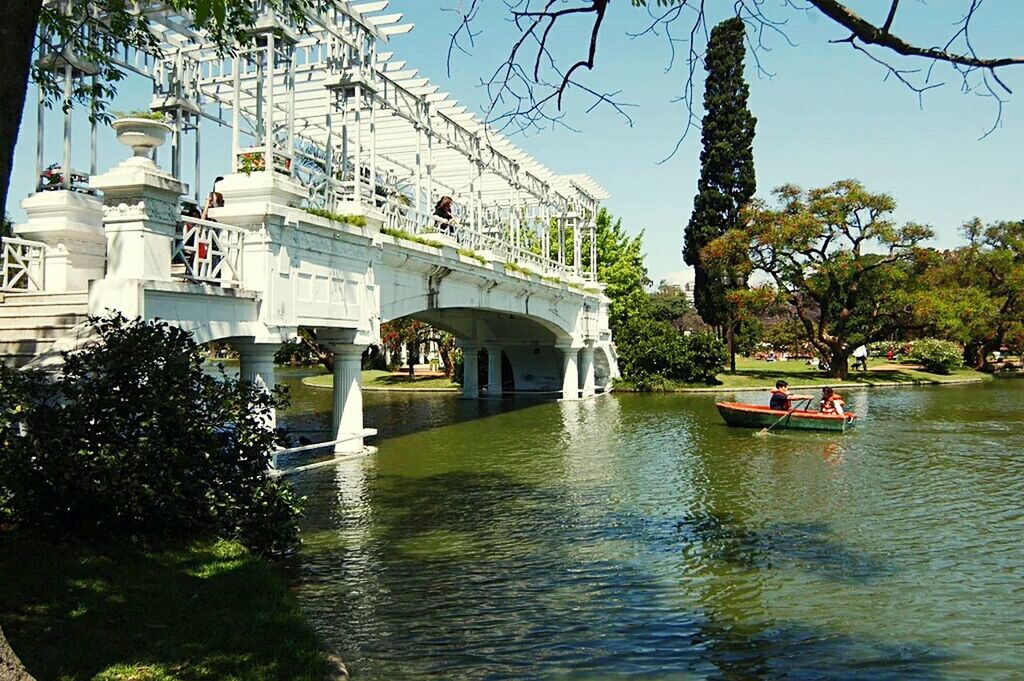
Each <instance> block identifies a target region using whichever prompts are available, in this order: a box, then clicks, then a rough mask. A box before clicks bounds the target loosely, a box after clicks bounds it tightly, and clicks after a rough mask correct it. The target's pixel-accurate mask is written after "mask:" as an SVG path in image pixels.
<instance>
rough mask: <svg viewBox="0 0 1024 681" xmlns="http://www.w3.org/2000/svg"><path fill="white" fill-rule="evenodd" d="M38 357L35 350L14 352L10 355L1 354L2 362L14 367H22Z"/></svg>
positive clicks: (0, 362) (0, 359)
mask: <svg viewBox="0 0 1024 681" xmlns="http://www.w3.org/2000/svg"><path fill="white" fill-rule="evenodd" d="M35 358H36V355H35V353H34V352H28V353H14V354H10V355H3V354H0V364H6V365H7V366H9V367H11V368H12V369H20V368H21V367H23V366H25V365H26V364H28V363H29V362H31V361H32V360H33V359H35Z"/></svg>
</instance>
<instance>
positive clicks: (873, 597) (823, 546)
mask: <svg viewBox="0 0 1024 681" xmlns="http://www.w3.org/2000/svg"><path fill="white" fill-rule="evenodd" d="M283 374H284V381H285V382H286V383H289V384H291V385H292V395H293V399H294V404H293V406H292V407H291V408H290V409H289V410H287V411H286V412H284V413H282V414H281V421H282V423H285V424H291V425H293V426H295V427H297V428H300V429H307V430H308V429H317V428H320V429H323V428H326V426H327V423H328V420H329V411H330V395H329V392H327V391H315V390H313V389H310V388H304V387H302V386H301V384H299V383H298V380H297V378H298V376H299V373H296V372H288V371H285V372H283ZM840 392H843V391H840ZM758 397H759V398H760V399H761V400H764V399H766V396H765V395H760V396H758ZM845 397H846V399H847V402H848V404H849V406H850V408H851V409H853V410H854V411H856V412H858V414H860V415H861V421H860V423H859V425H858V427H857V428H856V429H855V430H853V431H852V432H850V433H847V434H843V435H839V434H815V433H806V432H804V433H786V432H780V433H778V434H772V435H770V436H769V437H766V438H758V437H754V436H753V431H745V430H733V429H728V428H726V427H725V426H724V425H723V424H722V422H721V420H720V418H719V416H718V415H717V413H716V412H715V409H714V406H713V403H714V400H715V398H714V397H712V396H707V395H679V394H676V395H612V396H606V397H600V398H597V399H594V400H589V401H585V402H545V401H538V400H536V399H528V398H515V399H505V400H492V401H464V400H459V399H457V397H456V396H454V395H450V394H427V395H422V394H419V395H418V394H402V393H366V395H365V401H366V423H367V425H368V426H372V427H377V428H379V429H380V432H381V435H380V437H378V438H376V439H375V440H373V442H374V443H375V444H376V445H377V446H378V447H379V451H378V452H377V453H376V454H373V455H371V456H368V457H366V458H363V459H360V460H356V461H350V462H346V463H344V464H342V465H340V466H338V467H337V468H324V469H318V470H314V471H309V472H306V473H303V474H300V475H298V476H295V477H293V478H291V479H292V480H293V482H294V483H295V485H296V486H297V488H298V490H299V491H300V492H301V493H302V494H303V495H306V496H307V497H308V502H307V511H306V517H305V518H304V520H303V540H304V543H303V548H302V550H301V555H300V556H299V558H298V559H297V568H296V575H297V576H296V580H297V594H298V597H299V601H300V603H301V606H302V608H303V609H304V611H305V612H306V613H307V615H308V616H309V617H310V619H311V620H312V622H313V623H314V625H315V627H316V628H317V629H318V631H319V632H320V633H321V634H322V636H323V637H324V639H325V640H326V642H327V644H328V645H329V646H330V647H331V649H332V650H334V651H336V652H337V653H338V654H339V655H340V656H341V657H342V658H343V659H344V660H345V662H346V664H347V665H348V667H349V670H350V671H351V672H352V675H353V678H354V679H420V678H422V679H428V678H429V679H436V678H453V679H625V678H630V679H636V678H641V679H698V678H722V679H747V678H783V677H784V678H795V679H800V678H806V679H817V678H837V679H840V678H841V679H851V678H852V679H947V678H948V679H979V678H984V679H999V678H1005V679H1009V678H1021V677H1022V676H1024V579H1022V578H1024V541H1022V539H1024V454H1022V452H1024V381H1012V380H1007V381H995V382H992V383H988V384H981V385H969V386H958V387H935V388H931V387H929V388H904V389H888V390H887V389H876V390H870V391H868V390H851V391H849V392H848V393H846V395H845ZM720 398H721V396H719V399H720ZM320 437H321V439H322V438H323V437H324V435H320Z"/></svg>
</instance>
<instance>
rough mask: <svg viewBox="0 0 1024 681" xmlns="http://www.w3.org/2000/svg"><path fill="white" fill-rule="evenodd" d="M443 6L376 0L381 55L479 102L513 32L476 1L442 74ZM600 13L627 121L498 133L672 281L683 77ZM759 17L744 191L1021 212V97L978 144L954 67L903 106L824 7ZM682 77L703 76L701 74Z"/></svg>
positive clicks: (53, 153)
mask: <svg viewBox="0 0 1024 681" xmlns="http://www.w3.org/2000/svg"><path fill="white" fill-rule="evenodd" d="M463 1H465V0H463ZM458 2H459V0H439V1H438V2H427V1H425V0H392V3H391V8H390V11H400V12H404V13H405V14H406V19H407V20H410V21H413V22H415V23H416V29H415V30H414V31H413V32H412V33H411V34H408V35H404V36H398V37H397V38H395V39H394V40H393V42H392V45H391V48H390V49H394V50H395V52H396V53H397V55H398V56H399V57H400V58H403V59H406V60H408V62H409V65H410V67H413V68H418V69H419V70H420V73H421V75H423V76H427V77H430V78H431V79H432V80H433V81H434V82H435V83H436V84H438V85H439V86H441V88H442V89H443V90H445V91H448V92H450V93H452V95H453V96H454V97H456V98H458V99H459V100H461V101H462V102H463V104H464V105H466V106H467V107H469V108H470V109H471V110H479V109H480V108H481V107H482V106H483V105H484V104H485V97H486V95H485V93H484V92H483V90H482V88H480V87H478V84H479V82H480V79H481V77H483V76H484V75H487V74H489V72H490V71H491V70H493V69H494V68H495V67H496V66H497V65H498V64H499V63H500V62H501V60H502V59H503V58H504V55H505V54H506V53H507V50H508V47H509V45H510V42H511V41H512V40H513V38H514V34H513V27H512V26H511V25H510V24H508V23H507V22H506V21H505V18H506V17H507V11H506V10H505V9H504V3H500V2H497V1H493V2H492V1H491V0H488V1H487V2H485V3H484V5H485V10H484V11H483V12H482V13H481V15H480V16H479V18H478V21H477V24H476V28H477V30H480V31H482V34H481V35H479V36H477V45H476V48H475V50H474V51H473V54H472V56H470V57H467V56H466V55H457V56H456V57H455V59H454V62H453V73H452V76H451V77H450V78H449V77H448V76H447V75H446V65H445V62H446V56H447V50H448V42H449V34H450V32H451V31H452V30H453V29H454V27H455V23H456V17H455V15H454V14H452V13H450V12H445V11H443V10H442V8H443V7H452V6H455V5H456V4H457V3H458ZM708 4H714V5H715V6H716V7H717V8H720V9H721V10H722V11H725V10H726V9H727V8H728V7H731V6H732V3H731V2H720V3H708ZM779 4H781V3H779ZM852 4H853V6H854V7H855V8H857V9H858V10H859V11H861V12H863V13H864V14H865V15H866V16H868V17H869V18H872V19H877V18H878V15H880V14H884V11H885V8H886V7H887V6H888V2H883V1H882V0H870V1H869V0H864V1H862V2H854V3H852ZM966 5H967V3H966V2H961V1H960V0H943V2H941V3H929V4H924V3H904V6H905V10H903V9H901V14H900V15H899V16H900V19H899V21H898V23H897V24H896V26H895V27H894V28H895V29H898V30H900V31H903V32H904V33H905V34H906V35H907V36H908V37H910V38H912V39H915V40H919V41H921V42H923V43H925V44H930V43H932V42H935V41H937V40H939V39H944V38H945V37H946V36H948V35H950V34H951V33H952V32H953V31H954V30H955V28H954V27H953V26H952V23H953V22H954V21H955V20H956V19H958V18H959V17H960V15H961V13H962V11H963V8H964V7H966ZM611 7H612V9H611V11H610V15H609V18H608V25H607V26H606V27H605V31H604V32H603V34H602V41H601V43H600V52H599V55H598V68H597V70H596V71H595V72H594V73H592V74H587V75H585V76H584V78H586V79H587V82H588V83H590V84H592V85H593V86H594V87H595V88H596V89H599V90H617V89H622V90H623V93H622V95H621V97H622V98H623V99H625V100H627V101H630V102H634V103H636V104H637V105H638V107H637V108H635V109H631V111H630V113H631V116H632V117H633V126H632V127H630V126H628V125H627V124H626V123H625V122H624V121H623V120H622V119H621V118H620V117H619V116H618V115H616V114H615V113H614V112H612V111H611V110H610V109H606V108H602V109H598V110H595V111H594V112H591V113H589V114H588V113H586V112H585V109H586V107H587V106H588V102H586V101H584V100H570V101H569V102H568V106H567V119H566V120H567V122H569V123H570V124H571V125H572V126H573V127H576V128H578V129H579V130H580V131H579V132H570V131H567V130H564V129H556V130H550V131H545V132H543V133H535V134H532V135H530V136H527V137H522V136H520V137H516V138H514V141H515V142H516V143H517V144H518V145H519V146H521V147H522V148H523V149H525V150H526V151H527V152H529V153H531V154H533V155H534V156H535V157H537V158H538V159H540V160H541V161H542V162H543V163H545V164H546V165H548V166H549V167H550V168H552V169H553V170H555V171H556V172H565V173H575V172H586V173H588V174H590V175H592V176H593V177H594V178H596V179H597V180H598V181H599V182H601V183H602V184H603V185H604V186H605V187H606V188H607V189H608V190H609V191H610V192H611V193H612V198H611V200H610V201H608V206H609V208H610V209H611V210H612V212H613V213H614V214H615V215H617V216H620V217H622V219H623V222H624V224H625V225H626V226H627V228H628V229H629V230H630V231H633V232H637V231H639V230H641V229H642V230H644V231H645V250H646V252H647V254H648V257H647V263H648V267H649V269H650V274H651V278H652V279H653V280H655V282H657V281H658V280H659V279H661V278H663V277H678V276H680V273H681V270H682V269H683V265H682V261H681V256H680V253H679V252H680V248H681V244H682V230H683V227H684V226H685V224H686V221H687V219H688V218H689V215H690V210H691V207H692V202H693V195H694V193H695V192H696V187H697V176H698V173H699V161H698V158H699V154H700V134H699V130H694V131H692V132H691V134H690V135H689V137H688V138H687V139H686V140H685V142H684V143H683V145H682V146H681V147H680V149H679V151H678V152H677V153H676V155H675V156H674V157H673V158H672V159H671V160H670V161H668V162H667V163H664V164H662V165H658V164H657V161H659V160H660V159H662V158H664V157H665V156H666V155H667V154H668V153H669V152H670V151H671V148H672V145H673V144H674V142H675V139H676V138H677V136H678V133H679V132H680V131H681V129H682V125H683V123H684V121H685V115H686V113H685V111H684V109H683V108H682V106H681V105H680V104H672V103H671V101H670V100H671V99H672V98H673V97H674V96H675V95H676V94H678V93H679V92H680V90H681V88H682V84H683V81H684V78H685V71H684V68H683V65H682V64H681V63H678V62H677V65H676V67H675V68H674V69H673V70H672V71H668V72H666V71H665V66H666V65H667V62H668V49H667V46H666V43H665V41H664V38H659V37H644V38H637V39H631V38H629V37H627V35H626V34H627V32H635V31H636V30H638V29H640V28H642V27H643V26H644V25H645V20H646V19H647V15H646V13H645V12H644V11H643V10H637V9H633V8H632V7H631V6H630V3H628V2H626V1H625V0H619V1H617V2H614V3H612V5H611ZM773 11H774V15H775V16H777V17H779V18H784V19H788V24H787V25H786V27H785V30H786V33H787V35H788V36H789V38H790V39H791V40H792V41H793V42H794V43H796V46H795V47H791V46H789V45H787V44H786V43H785V42H784V41H783V40H781V39H778V38H771V39H769V41H768V42H769V46H770V47H771V51H770V52H768V53H765V54H762V62H763V64H764V66H765V68H766V69H767V70H768V71H770V72H772V73H773V74H774V76H773V77H771V78H764V77H758V75H757V73H756V72H755V70H754V69H753V68H752V66H751V65H750V64H749V61H750V60H749V59H748V80H749V82H750V89H751V96H750V108H751V110H752V111H753V113H754V115H755V116H756V117H757V119H758V123H757V138H756V142H755V163H756V167H757V182H758V194H759V195H762V196H767V194H768V192H769V191H770V190H771V188H772V187H775V186H777V185H779V184H782V183H785V182H795V183H797V184H801V185H804V186H815V185H822V184H827V183H829V182H831V181H833V180H836V179H839V178H845V177H855V178H858V179H860V180H862V181H863V182H864V183H865V184H866V185H867V186H868V188H869V189H872V190H876V191H886V192H889V193H891V194H893V195H894V196H895V198H896V200H897V203H898V205H899V210H898V214H897V217H898V218H899V219H900V220H915V221H918V222H924V223H928V224H931V225H932V226H933V227H934V228H935V230H936V233H937V235H938V237H937V239H936V243H937V244H938V245H940V246H951V245H953V244H955V243H957V241H958V240H959V234H958V228H959V226H960V224H961V223H962V222H963V221H964V220H966V219H968V218H971V217H973V216H976V215H977V216H980V217H981V218H983V219H985V220H996V219H1011V218H1013V219H1019V218H1021V217H1022V216H1024V192H1022V180H1024V174H1022V172H1021V162H1022V159H1024V115H1022V111H1024V103H1022V102H1021V101H1020V96H1021V95H1017V99H1013V98H1011V99H1010V101H1009V103H1008V104H1007V106H1006V107H1005V109H1004V112H1003V123H1002V127H1001V128H1000V129H998V130H997V131H996V132H995V133H993V134H992V135H990V136H989V137H987V138H986V139H984V140H980V141H979V139H978V138H979V137H980V136H981V134H982V133H983V132H985V130H987V128H988V127H989V126H990V125H991V123H992V120H993V117H994V111H995V110H994V106H993V104H992V102H991V101H990V100H987V99H984V98H981V97H977V96H974V95H966V96H965V95H962V94H961V93H960V91H959V82H958V76H957V74H956V73H954V72H953V71H952V70H951V69H949V68H948V67H945V66H938V67H937V68H936V70H935V74H934V75H935V80H937V81H945V82H946V83H947V84H946V86H945V87H942V88H939V89H937V90H933V91H931V92H929V93H927V94H926V95H925V97H924V105H923V107H919V105H918V100H917V97H916V95H914V94H913V93H911V92H910V91H908V90H907V89H906V88H905V87H904V86H903V85H901V84H899V83H897V82H895V81H893V80H892V79H890V80H889V81H888V82H884V81H883V76H884V73H883V71H882V69H881V67H879V66H877V65H875V64H873V63H871V62H870V61H869V60H868V59H866V58H865V57H864V55H861V54H858V53H856V52H854V51H853V50H852V49H850V47H849V46H846V45H829V44H828V41H829V40H830V39H835V38H841V37H843V33H842V32H841V31H840V29H839V28H838V27H837V26H835V25H834V24H832V23H831V22H830V21H828V20H827V19H825V18H824V17H818V16H816V15H815V14H813V13H802V12H798V11H795V10H787V9H777V10H773ZM723 16H724V15H723ZM584 28H585V27H584V26H583V25H582V24H581V25H580V26H579V29H580V31H579V32H576V33H572V32H567V33H564V34H563V36H562V38H561V40H562V42H563V44H564V45H565V46H566V48H571V47H573V46H577V45H578V46H579V47H580V49H582V47H583V45H584V44H585V43H584V40H585V36H584V33H583V29H584ZM1022 34H1024V3H1019V2H1017V1H1016V0H990V1H989V2H988V3H986V4H985V5H983V7H982V9H981V11H980V13H979V14H978V16H977V18H976V23H975V24H974V25H973V27H972V40H973V42H974V44H975V46H976V48H977V49H978V51H979V52H980V53H982V54H983V55H986V54H994V55H995V54H998V55H1005V54H1017V53H1024V44H1022V43H1021V41H1020V36H1021V35H1022ZM567 54H568V53H567ZM910 64H912V65H916V66H919V67H926V64H920V63H915V62H910ZM1002 73H1003V78H1004V80H1005V81H1006V82H1007V83H1008V84H1009V85H1010V87H1011V88H1013V89H1014V90H1015V91H1017V90H1024V67H1017V70H1016V71H1014V70H1004V71H1003V72H1002ZM698 77H699V80H700V81H702V80H703V74H699V75H698ZM700 85H701V83H698V87H700ZM121 90H122V94H121V96H120V97H119V100H118V102H117V103H116V105H115V107H114V108H115V109H117V108H125V109H127V108H136V107H139V106H145V105H146V104H147V103H148V99H149V96H150V93H149V86H148V84H147V83H144V82H142V81H141V80H139V79H135V80H129V81H128V82H126V83H125V84H124V85H123V86H122V88H121ZM699 96H700V93H699V91H698V99H699ZM34 98H35V94H34V91H33V92H30V93H29V101H30V107H29V109H28V110H27V111H26V120H25V122H24V124H23V126H22V131H21V139H20V141H19V145H18V149H17V153H16V159H15V175H14V178H13V184H12V191H11V196H10V199H9V209H10V212H11V214H12V215H13V216H14V217H15V219H16V220H17V219H20V218H21V217H22V215H23V214H22V212H21V210H20V208H18V207H17V205H18V203H19V202H20V200H21V199H22V198H23V197H24V196H26V195H27V194H28V193H29V192H30V191H31V185H32V179H31V174H32V169H33V166H34V158H35V148H34V144H35V122H34V118H35V107H34ZM58 119H59V113H58V112H51V115H50V117H49V118H48V122H47V125H48V126H49V125H52V126H54V127H53V128H51V129H52V130H56V125H57V124H58ZM76 133H77V134H78V135H79V136H78V139H80V140H84V139H87V132H86V129H85V125H84V123H81V124H80V125H78V126H76ZM204 135H205V140H206V143H205V144H204V157H207V155H209V159H208V161H204V175H205V177H206V180H204V184H205V183H206V181H207V180H209V179H210V178H212V176H213V175H214V174H217V173H223V172H224V171H225V170H226V167H227V165H228V157H229V154H230V150H229V149H228V148H227V146H228V145H229V144H230V141H229V137H228V136H227V134H226V133H225V134H224V135H221V136H217V135H216V134H215V133H214V132H213V131H212V130H210V129H207V131H206V132H204ZM100 140H101V151H100V168H101V170H102V169H103V168H106V167H109V166H110V165H111V164H113V163H116V162H117V161H118V160H120V159H121V158H123V157H124V156H125V155H126V151H127V150H125V149H124V148H123V147H119V146H118V145H116V144H114V143H113V137H112V135H110V134H109V131H106V130H104V131H102V133H101V137H100ZM221 146H223V147H224V148H223V149H221V148H220V147H221ZM82 153H85V152H82ZM59 154H60V151H59V142H57V141H56V139H54V141H53V142H52V143H51V145H50V146H49V147H48V149H47V158H48V159H50V158H52V159H56V158H58V157H59ZM86 163H87V161H86V160H85V157H84V156H81V157H80V158H79V160H78V162H76V166H77V167H87V165H86ZM189 163H191V161H190V160H188V159H186V164H189Z"/></svg>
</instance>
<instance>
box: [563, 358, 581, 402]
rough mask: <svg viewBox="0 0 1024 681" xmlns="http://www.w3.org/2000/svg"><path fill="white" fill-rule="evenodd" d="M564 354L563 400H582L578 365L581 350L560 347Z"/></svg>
mask: <svg viewBox="0 0 1024 681" xmlns="http://www.w3.org/2000/svg"><path fill="white" fill-rule="evenodd" d="M558 349H559V350H560V351H561V353H562V399H563V400H578V399H579V398H580V374H579V368H578V367H577V365H576V359H577V356H578V355H579V348H569V347H559V348H558Z"/></svg>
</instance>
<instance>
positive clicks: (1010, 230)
mask: <svg viewBox="0 0 1024 681" xmlns="http://www.w3.org/2000/svg"><path fill="white" fill-rule="evenodd" d="M963 232H964V235H965V236H966V237H967V245H965V246H962V247H961V248H958V249H955V250H952V251H946V252H941V253H940V252H935V251H932V252H929V253H927V254H924V255H923V256H922V258H921V259H920V262H919V269H921V270H922V272H921V277H920V278H921V280H922V282H923V284H922V287H921V292H920V294H919V295H918V296H917V297H916V298H915V300H914V303H915V314H916V316H917V320H918V323H919V324H920V325H921V326H922V327H925V328H927V329H929V330H930V331H931V332H933V333H934V334H935V335H937V336H940V337H942V338H946V339H948V340H952V341H956V342H958V343H962V344H964V346H965V356H964V360H965V361H966V362H967V363H968V364H969V365H971V366H973V367H976V368H977V367H981V366H982V365H983V364H984V363H985V361H986V357H987V356H988V354H989V353H990V352H992V351H993V350H998V349H999V347H1000V346H1001V345H1003V343H1004V342H1005V341H1006V338H1007V337H1008V336H1009V335H1010V334H1011V332H1012V330H1013V329H1014V328H1016V327H1018V326H1020V325H1021V324H1024V222H1020V221H1016V222H1012V221H1008V222H996V223H992V224H989V225H984V224H982V222H981V221H980V220H978V219H977V218H975V219H974V220H971V221H970V222H968V223H966V224H965V225H964V228H963Z"/></svg>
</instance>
